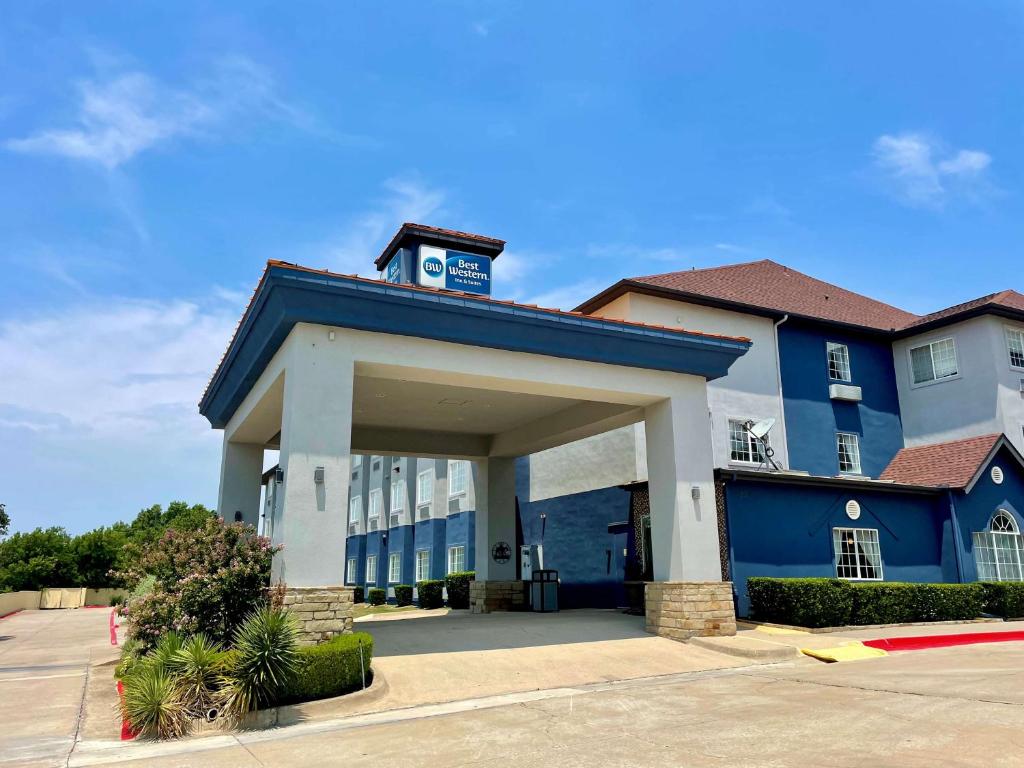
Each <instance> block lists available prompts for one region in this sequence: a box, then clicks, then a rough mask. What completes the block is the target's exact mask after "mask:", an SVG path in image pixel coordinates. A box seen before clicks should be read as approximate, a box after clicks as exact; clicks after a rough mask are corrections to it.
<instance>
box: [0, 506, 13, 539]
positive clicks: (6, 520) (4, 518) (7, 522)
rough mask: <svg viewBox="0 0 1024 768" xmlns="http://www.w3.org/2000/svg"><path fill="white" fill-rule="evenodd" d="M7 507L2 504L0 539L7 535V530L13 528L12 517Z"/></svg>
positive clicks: (0, 510)
mask: <svg viewBox="0 0 1024 768" xmlns="http://www.w3.org/2000/svg"><path fill="white" fill-rule="evenodd" d="M6 507H7V505H6V504H0V537H3V536H6V535H7V529H8V528H10V527H11V517H10V515H8V514H7V509H6Z"/></svg>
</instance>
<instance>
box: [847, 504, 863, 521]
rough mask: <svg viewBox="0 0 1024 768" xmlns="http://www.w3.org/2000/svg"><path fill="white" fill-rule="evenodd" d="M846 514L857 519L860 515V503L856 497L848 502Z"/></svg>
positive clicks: (852, 518)
mask: <svg viewBox="0 0 1024 768" xmlns="http://www.w3.org/2000/svg"><path fill="white" fill-rule="evenodd" d="M846 516H847V517H848V518H850V519H851V520H856V519H857V518H858V517H860V503H858V502H857V500H856V499H850V500H849V501H848V502H846Z"/></svg>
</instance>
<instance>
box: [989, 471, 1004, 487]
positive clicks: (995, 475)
mask: <svg viewBox="0 0 1024 768" xmlns="http://www.w3.org/2000/svg"><path fill="white" fill-rule="evenodd" d="M992 482H993V483H995V484H996V485H1002V484H1003V468H1002V467H992Z"/></svg>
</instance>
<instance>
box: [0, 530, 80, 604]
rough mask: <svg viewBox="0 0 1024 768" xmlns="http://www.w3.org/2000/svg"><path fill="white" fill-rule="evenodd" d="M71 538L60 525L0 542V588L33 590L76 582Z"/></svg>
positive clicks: (67, 585) (21, 534)
mask: <svg viewBox="0 0 1024 768" xmlns="http://www.w3.org/2000/svg"><path fill="white" fill-rule="evenodd" d="M77 579H78V573H77V568H76V567H75V559H74V555H73V554H72V552H71V537H70V536H69V535H68V533H67V531H65V530H64V529H63V528H45V529H44V528H36V529H35V530H34V531H32V532H31V533H16V534H14V535H13V536H11V537H10V538H9V539H7V540H5V541H4V542H2V543H0V590H4V589H8V590H12V591H18V590H23V589H26V590H36V589H43V588H45V587H69V586H72V585H74V584H77V583H78V581H77Z"/></svg>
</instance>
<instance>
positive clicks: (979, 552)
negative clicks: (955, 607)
mask: <svg viewBox="0 0 1024 768" xmlns="http://www.w3.org/2000/svg"><path fill="white" fill-rule="evenodd" d="M974 562H975V564H976V565H977V567H978V581H1024V547H1022V542H1021V535H1020V528H1018V527H1017V521H1016V520H1014V519H1013V515H1011V514H1010V513H1009V512H1007V511H1006V510H1005V509H1000V510H999V511H998V512H997V513H996V514H995V517H993V518H992V522H991V523H989V526H988V530H987V531H976V532H975V533H974Z"/></svg>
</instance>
